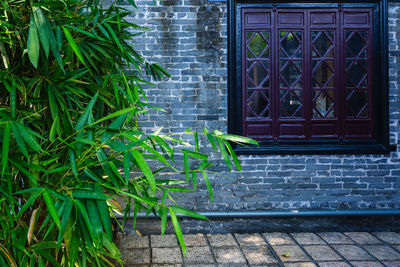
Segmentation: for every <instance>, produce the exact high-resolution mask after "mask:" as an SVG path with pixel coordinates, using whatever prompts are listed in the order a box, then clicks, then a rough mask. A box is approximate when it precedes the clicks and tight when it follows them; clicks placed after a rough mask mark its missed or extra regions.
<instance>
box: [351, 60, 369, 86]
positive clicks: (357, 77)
mask: <svg viewBox="0 0 400 267" xmlns="http://www.w3.org/2000/svg"><path fill="white" fill-rule="evenodd" d="M365 64H366V63H364V64H359V62H357V61H356V62H353V64H351V61H350V62H348V61H346V65H348V69H347V83H346V86H347V87H356V88H367V86H368V85H367V79H366V69H365V67H364V66H365Z"/></svg>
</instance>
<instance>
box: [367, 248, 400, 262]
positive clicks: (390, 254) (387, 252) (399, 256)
mask: <svg viewBox="0 0 400 267" xmlns="http://www.w3.org/2000/svg"><path fill="white" fill-rule="evenodd" d="M364 248H365V249H366V250H368V252H369V253H371V254H372V255H373V256H374V257H376V258H377V259H378V260H400V253H399V252H397V251H396V250H394V249H392V248H391V247H388V246H384V245H367V246H364Z"/></svg>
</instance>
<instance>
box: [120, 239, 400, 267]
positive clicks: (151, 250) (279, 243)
mask: <svg viewBox="0 0 400 267" xmlns="http://www.w3.org/2000/svg"><path fill="white" fill-rule="evenodd" d="M184 238H185V243H186V246H187V255H186V257H184V256H183V253H182V251H181V249H180V248H179V246H178V242H177V239H176V237H175V235H166V236H163V237H162V236H159V235H150V236H142V237H139V236H123V237H122V238H121V241H120V248H121V252H122V257H123V259H124V266H204V267H208V266H287V267H297V266H298V267H312V266H321V267H347V266H354V267H375V266H376V267H379V266H388V267H400V233H395V232H374V233H367V232H349V233H347V232H346V233H339V232H318V233H262V234H223V235H222V234H207V235H204V234H191V235H185V236H184Z"/></svg>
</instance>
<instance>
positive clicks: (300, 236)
mask: <svg viewBox="0 0 400 267" xmlns="http://www.w3.org/2000/svg"><path fill="white" fill-rule="evenodd" d="M291 235H292V236H293V238H294V239H296V241H297V242H299V244H301V245H319V244H325V242H324V241H323V240H322V239H321V238H319V237H318V236H317V235H316V234H313V233H291Z"/></svg>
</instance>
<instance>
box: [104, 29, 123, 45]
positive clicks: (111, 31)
mask: <svg viewBox="0 0 400 267" xmlns="http://www.w3.org/2000/svg"><path fill="white" fill-rule="evenodd" d="M104 26H106V28H107V30H108V32H109V33H110V34H111V36H112V38H113V39H114V42H115V43H116V44H117V46H118V47H119V49H120V50H121V51H124V49H123V48H122V45H121V42H120V41H119V39H118V37H117V35H116V34H115V32H114V31H113V29H112V28H111V26H110V25H109V24H108V23H104Z"/></svg>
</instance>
